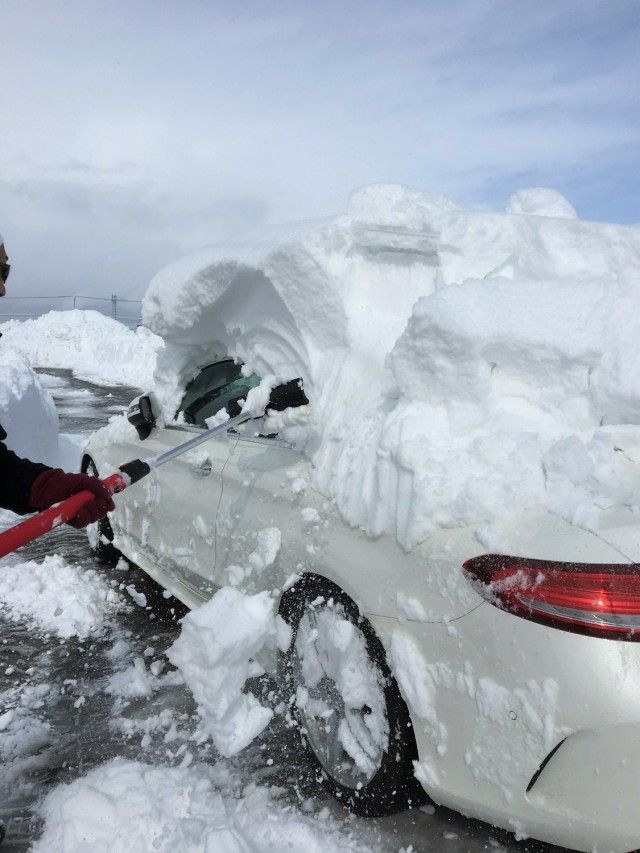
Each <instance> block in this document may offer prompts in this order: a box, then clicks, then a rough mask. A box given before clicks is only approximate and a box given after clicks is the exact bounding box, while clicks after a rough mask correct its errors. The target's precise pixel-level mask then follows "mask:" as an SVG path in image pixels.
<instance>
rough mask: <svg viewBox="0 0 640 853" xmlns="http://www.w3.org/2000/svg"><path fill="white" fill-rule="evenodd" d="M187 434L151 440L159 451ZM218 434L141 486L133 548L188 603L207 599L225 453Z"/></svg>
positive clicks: (175, 433)
mask: <svg viewBox="0 0 640 853" xmlns="http://www.w3.org/2000/svg"><path fill="white" fill-rule="evenodd" d="M192 437H193V432H192V431H190V430H184V429H163V430H161V431H160V432H159V435H158V438H157V439H156V440H155V441H154V442H153V448H151V447H150V449H153V451H154V452H156V453H163V452H166V451H167V450H170V449H172V448H174V447H177V446H178V445H180V444H182V443H184V442H185V441H188V439H190V438H192ZM229 449H230V448H229V442H228V441H227V440H226V437H225V436H224V435H222V436H216V437H212V438H211V440H210V441H207V442H205V443H204V444H202V445H200V446H199V447H196V448H194V449H193V450H191V451H189V452H187V453H185V454H184V455H182V456H179V457H177V458H176V459H173V460H171V461H170V462H167V463H166V464H164V465H162V466H161V467H159V468H157V469H156V470H154V471H153V472H152V473H151V474H150V475H149V476H148V477H147V478H145V480H143V481H142V482H141V484H140V485H141V486H142V487H143V489H144V504H145V518H144V521H143V523H142V525H140V528H139V530H140V541H139V548H140V550H141V552H142V554H143V555H144V556H146V557H147V558H148V559H149V560H150V561H151V562H152V563H153V564H154V565H155V566H157V568H158V569H159V570H160V573H161V574H162V576H163V580H164V581H165V582H166V583H167V585H168V586H169V587H170V588H171V589H172V590H173V591H174V592H176V594H180V597H182V598H184V596H185V594H186V596H187V598H188V599H189V601H191V600H192V599H194V601H196V602H197V601H203V600H206V599H207V598H210V597H211V594H212V592H213V591H214V589H213V587H212V579H213V571H214V566H215V538H216V537H215V515H216V511H217V508H218V503H219V501H220V494H221V491H222V479H221V472H222V469H223V468H224V465H225V462H226V460H227V457H228V455H229Z"/></svg>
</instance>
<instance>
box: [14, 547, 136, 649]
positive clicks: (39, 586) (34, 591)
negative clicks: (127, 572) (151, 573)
mask: <svg viewBox="0 0 640 853" xmlns="http://www.w3.org/2000/svg"><path fill="white" fill-rule="evenodd" d="M124 606H125V604H124V602H123V600H122V598H121V597H120V595H118V593H117V592H115V591H114V590H113V589H112V588H111V586H110V585H109V584H108V583H107V581H106V580H104V578H103V577H102V576H101V575H100V574H99V573H98V572H97V571H95V570H94V569H86V568H83V567H82V566H78V565H72V564H69V563H67V562H66V561H65V560H64V558H63V557H61V556H59V555H57V554H56V555H53V556H47V557H45V558H44V560H43V561H42V563H37V562H35V561H29V562H26V563H17V564H14V565H4V564H3V566H2V571H0V608H2V611H3V615H4V616H5V617H7V618H9V619H12V620H13V621H18V620H20V619H27V620H29V621H30V622H32V623H33V624H34V625H35V626H37V627H38V628H40V629H41V630H42V631H50V632H51V633H53V634H56V635H57V636H59V637H62V638H65V639H66V638H68V637H79V638H80V639H84V638H86V637H89V636H91V635H95V634H100V633H102V632H103V630H104V629H105V628H106V627H107V626H108V624H109V621H110V618H111V616H112V615H113V614H114V613H115V612H116V611H117V610H119V609H122V608H123V607H124Z"/></svg>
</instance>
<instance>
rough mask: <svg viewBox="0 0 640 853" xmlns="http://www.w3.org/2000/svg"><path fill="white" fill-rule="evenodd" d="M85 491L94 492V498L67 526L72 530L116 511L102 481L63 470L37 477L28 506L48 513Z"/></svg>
mask: <svg viewBox="0 0 640 853" xmlns="http://www.w3.org/2000/svg"><path fill="white" fill-rule="evenodd" d="M82 491H88V492H92V494H94V495H95V498H93V500H87V503H86V504H85V505H84V506H83V507H82V509H80V510H79V511H78V514H77V515H76V516H75V517H74V518H72V519H71V520H70V521H68V522H67V524H70V525H71V526H72V527H78V528H79V527H86V526H87V524H93V522H94V521H98V519H100V518H104V517H105V515H106V514H107V513H108V512H111V511H112V510H114V509H115V508H116V506H115V504H114V502H113V499H112V497H111V494H110V493H109V489H107V487H106V486H105V485H104V483H103V482H102V480H99V479H98V478H97V477H89V476H88V475H87V474H66V473H65V472H64V471H63V470H62V469H61V468H49V470H48V471H43V472H42V474H38V476H37V477H36V478H35V480H34V481H33V483H32V484H31V491H30V492H29V506H31V507H33V509H47V507H50V506H52V505H53V504H57V503H59V502H60V501H63V500H65V498H69V497H71V495H75V494H77V493H78V492H82Z"/></svg>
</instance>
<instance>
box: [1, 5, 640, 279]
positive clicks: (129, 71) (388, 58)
mask: <svg viewBox="0 0 640 853" xmlns="http://www.w3.org/2000/svg"><path fill="white" fill-rule="evenodd" d="M634 9H637V5H636V4H635V0H622V2H619V3H616V4H610V3H606V2H602V1H601V0H565V2H563V3H557V2H554V0H518V2H517V3H515V2H513V0H486V2H483V3H469V2H466V0H451V2H449V3H446V4H444V3H441V2H439V0H369V2H364V0H354V2H351V3H348V4H345V3H343V2H338V0H328V2H325V3H323V4H322V6H319V5H316V4H300V3H294V2H293V0H287V1H286V2H277V1H276V2H274V3H270V4H269V5H265V4H264V3H260V2H257V0H248V2H246V3H243V4H237V3H235V2H232V0H216V2H212V3H200V2H190V3H187V4H177V3H173V2H169V0H137V2H135V3H129V2H126V0H114V1H113V2H110V3H109V4H103V3H101V2H99V0H65V2H61V3H56V4H48V3H43V2H41V0H21V3H19V4H6V7H5V8H4V10H3V30H4V48H3V50H4V53H3V56H2V67H3V70H5V71H6V72H7V73H5V74H4V78H5V80H7V81H8V82H7V83H6V84H5V88H4V90H3V101H4V106H3V110H4V111H5V112H6V115H7V116H8V119H7V120H6V121H3V123H2V129H1V130H0V151H1V152H2V153H1V158H0V167H1V174H2V178H3V181H5V182H6V183H7V185H8V190H9V191H8V192H6V193H5V195H6V198H7V204H6V205H5V216H6V217H7V220H6V221H3V223H2V228H3V231H4V232H5V236H6V237H7V241H8V243H9V246H10V248H11V246H16V247H18V246H20V247H24V249H25V250H26V248H27V247H28V246H29V245H32V246H34V252H33V254H34V255H35V256H37V257H39V258H41V257H42V256H43V255H44V254H45V249H46V253H47V254H48V253H49V252H53V253H54V257H56V251H59V250H56V247H55V245H54V243H53V241H52V240H51V239H50V237H48V236H47V235H50V234H51V233H57V234H58V235H60V234H63V235H65V236H64V237H60V236H58V238H57V241H56V243H57V245H58V246H61V245H63V244H64V255H63V256H62V257H61V258H60V260H61V261H62V263H61V264H60V266H61V267H62V268H65V269H67V270H73V272H74V274H75V275H76V277H77V278H81V279H82V280H83V281H87V282H89V281H93V282H94V286H95V287H98V288H104V287H106V286H107V280H109V278H110V277H111V279H114V278H115V279H116V281H117V280H121V278H122V276H123V270H125V269H127V268H129V269H130V270H131V273H132V276H131V277H134V278H135V277H137V276H140V277H142V278H144V276H146V275H147V274H149V275H150V274H152V272H153V271H154V269H155V266H156V265H157V266H160V265H161V264H162V263H164V261H165V259H166V258H165V257H164V255H165V254H167V253H170V252H173V251H175V252H176V253H177V254H179V253H181V252H182V251H185V250H188V249H191V248H196V247H198V246H199V245H202V244H203V243H206V242H210V241H212V240H215V239H217V238H219V237H221V236H226V235H228V233H229V232H230V231H232V230H235V229H240V228H242V227H243V226H244V225H253V224H256V223H257V222H259V221H260V220H262V219H264V220H266V221H271V222H273V221H278V220H283V219H293V218H306V217H310V216H314V215H324V214H327V213H333V212H339V211H341V210H343V209H344V207H345V204H346V197H347V195H348V194H349V192H350V191H351V190H352V189H354V188H355V187H357V186H360V185H362V184H364V183H369V182H375V181H399V182H404V183H407V184H410V185H413V186H416V187H419V188H422V189H428V190H433V191H437V192H444V193H448V194H450V195H452V196H453V197H454V198H455V199H457V200H460V201H462V202H466V203H475V204H480V205H485V206H494V207H500V206H502V205H503V204H504V203H505V202H506V199H507V198H508V196H509V195H510V193H511V192H512V191H513V190H514V189H517V188H518V186H519V184H518V183H517V182H518V181H520V180H524V181H526V183H527V184H531V183H533V184H545V185H555V186H556V187H557V188H558V189H560V190H561V191H563V192H564V193H565V194H567V195H568V196H569V197H570V199H571V201H572V202H573V203H574V204H575V205H576V207H577V209H578V212H579V213H580V214H581V215H585V216H591V217H594V218H603V219H604V218H608V217H611V218H614V219H618V220H620V221H625V220H626V221H637V219H638V211H637V208H635V205H636V204H637V201H636V199H637V197H638V186H637V181H638V178H637V177H634V176H637V175H638V173H639V171H640V170H639V169H638V166H639V165H640V164H639V163H638V155H637V153H633V152H637V150H638V141H639V140H638V137H639V136H640V130H639V128H638V122H637V110H638V104H637V100H638V89H637V87H638V82H637V81H638V79H640V76H639V71H640V67H639V66H640V59H639V58H638V56H637V50H636V49H635V45H637V39H638V35H639V33H638V30H639V29H640V24H639V23H638V21H637V16H636V15H635V13H634ZM626 175H629V178H628V180H625V179H624V176H626ZM634 181H635V184H634ZM572 190H573V193H572ZM105 235H108V237H109V241H110V242H113V243H115V245H116V246H117V247H118V251H117V253H116V256H117V258H118V261H117V262H116V261H115V260H113V259H112V258H111V257H110V256H108V257H106V258H104V259H103V261H101V263H100V265H99V274H98V273H97V272H96V265H95V264H92V263H91V257H92V252H95V254H96V255H98V256H100V257H103V250H102V247H103V245H104V243H103V241H104V238H105ZM76 238H77V239H80V238H81V239H82V241H83V243H82V247H81V248H78V247H76V248H74V246H75V241H76ZM40 240H42V241H43V242H42V243H39V241H40ZM158 247H160V249H159V248H158ZM160 256H162V257H160ZM74 258H75V260H74ZM38 270H40V272H39V273H38V275H37V280H36V273H37V271H38ZM27 271H28V275H27ZM48 274H49V272H48V270H47V269H46V268H44V267H42V266H38V262H37V261H36V260H34V259H32V260H31V261H30V263H29V266H28V270H27V267H26V266H23V267H22V272H20V269H19V268H16V275H15V276H13V277H12V286H13V287H21V289H25V290H28V289H33V288H36V289H38V288H40V287H41V286H42V283H43V280H45V279H46V278H47V275H48ZM136 286H142V285H141V283H140V284H139V285H138V284H137V285H136Z"/></svg>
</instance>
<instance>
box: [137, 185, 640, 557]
mask: <svg viewBox="0 0 640 853" xmlns="http://www.w3.org/2000/svg"><path fill="white" fill-rule="evenodd" d="M508 211H509V212H508V213H506V214H497V213H483V212H478V211H466V210H462V209H460V208H458V207H457V206H456V205H455V204H453V202H451V201H450V200H448V199H446V198H443V197H441V196H434V195H430V194H427V193H422V192H418V191H416V190H411V189H408V188H406V187H401V186H396V185H379V186H372V187H365V188H364V189H362V190H359V191H358V192H356V193H355V194H354V195H353V196H352V198H351V200H350V203H349V209H348V213H347V214H346V215H345V216H342V217H338V218H336V219H333V220H330V221H328V222H325V223H322V224H319V225H318V224H310V225H307V226H304V227H301V229H300V231H299V232H298V233H297V234H296V235H295V236H294V237H293V238H292V237H291V234H287V235H286V237H285V239H284V240H283V241H282V242H280V243H278V242H277V240H274V239H273V238H272V239H271V240H269V241H267V242H266V243H263V244H260V243H251V244H247V245H245V246H238V245H236V246H234V247H232V248H224V247H222V248H213V249H210V250H206V251H202V252H199V253H198V254H197V255H194V256H191V257H189V258H186V259H182V260H181V261H178V262H177V263H176V264H174V265H171V266H169V267H167V268H166V269H165V270H163V271H162V272H161V273H159V274H158V276H157V277H156V278H155V279H154V281H153V282H152V283H151V286H150V288H149V290H148V292H147V294H146V295H145V299H144V302H143V318H144V321H145V323H146V324H147V325H148V326H149V327H150V328H151V329H152V330H153V331H155V332H156V333H158V334H160V335H162V336H163V337H164V339H165V341H166V344H167V345H166V347H165V349H164V350H162V351H160V353H159V357H158V365H157V370H156V373H155V391H156V394H157V396H158V399H159V402H160V406H161V409H162V415H163V417H164V418H165V419H171V418H172V417H173V414H174V412H175V409H176V406H177V403H178V402H179V399H180V396H181V391H182V388H183V387H184V384H185V382H186V381H188V380H189V379H190V378H191V377H192V376H194V375H195V373H196V372H197V369H198V367H199V366H201V365H203V364H204V363H207V362H208V361H211V360H212V359H213V358H215V357H216V356H219V355H225V354H229V355H231V356H233V357H235V358H238V359H241V360H242V361H244V362H245V363H246V364H247V366H248V369H251V370H254V371H255V372H257V373H258V374H259V375H261V376H268V375H274V376H277V377H279V378H280V379H281V380H286V379H292V378H296V377H302V378H303V380H304V386H305V390H306V393H307V396H308V397H309V398H310V400H311V402H312V404H313V419H312V422H311V424H310V425H309V426H308V427H307V428H306V429H305V430H304V431H303V433H304V436H303V439H302V441H301V443H302V446H304V447H305V449H306V451H307V453H308V454H309V456H310V457H311V459H312V461H313V463H314V465H315V483H314V485H315V486H316V488H318V489H319V490H320V491H321V492H322V493H323V494H325V495H326V496H327V497H330V498H333V499H335V501H336V503H337V505H338V507H339V509H340V511H341V512H342V514H343V516H344V517H345V518H346V519H347V520H348V521H349V522H350V523H352V524H354V525H357V526H361V527H363V528H364V529H365V530H366V531H367V532H368V533H370V534H372V535H377V534H380V533H383V532H385V533H389V534H391V535H393V536H396V537H397V539H398V540H399V542H400V543H401V544H402V545H403V546H405V547H407V548H409V547H412V546H413V545H415V544H416V543H417V542H419V541H421V540H422V539H423V538H425V537H426V536H428V535H429V534H430V533H431V532H433V531H434V530H435V529H437V528H439V527H448V526H457V525H461V524H468V523H474V524H476V523H477V524H480V523H483V524H484V525H485V528H484V529H485V530H489V529H490V526H491V525H492V524H494V525H497V524H498V523H499V520H500V519H502V518H504V517H505V516H506V515H507V514H509V513H511V512H516V511H518V510H521V509H524V508H527V507H530V506H533V505H543V506H547V507H549V508H551V509H552V510H554V511H556V512H559V513H561V514H563V515H564V516H565V517H566V518H568V519H570V520H572V521H575V522H577V523H581V524H583V525H585V526H590V525H594V524H595V523H596V520H597V512H598V510H599V508H602V507H608V506H611V504H612V503H626V504H630V505H632V506H634V507H635V506H636V505H640V493H639V491H638V488H637V476H636V473H635V466H634V465H632V464H631V463H630V462H629V459H631V460H637V459H640V431H639V430H638V429H637V427H638V424H639V423H640V374H639V373H638V370H637V364H638V363H640V339H639V338H638V335H637V328H636V325H637V324H636V317H637V316H638V314H639V312H640V288H638V286H637V282H638V275H639V273H640V229H637V228H630V227H623V226H614V225H606V224H600V223H593V222H582V221H580V220H578V219H577V218H576V215H575V211H574V210H573V208H572V207H571V205H570V204H569V202H567V201H566V200H565V199H563V198H562V196H560V195H559V194H558V193H556V192H555V191H552V190H540V189H538V190H526V191H521V192H520V193H517V194H516V195H515V196H514V197H513V198H512V199H511V200H510V202H509V205H508ZM297 438H298V440H299V442H300V430H298V434H297ZM620 451H623V452H620Z"/></svg>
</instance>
